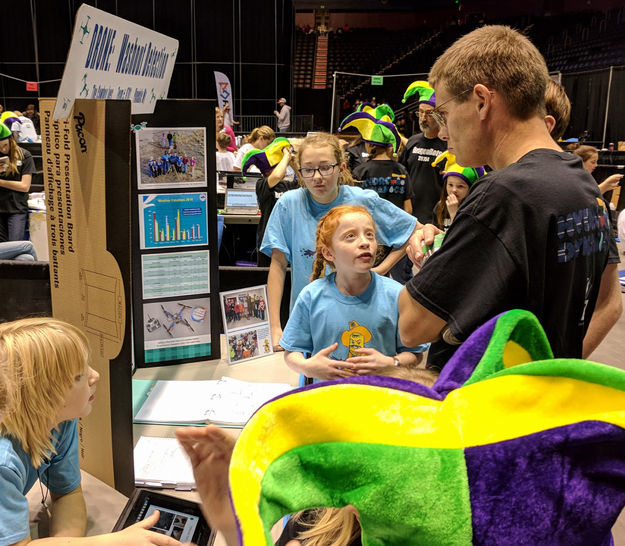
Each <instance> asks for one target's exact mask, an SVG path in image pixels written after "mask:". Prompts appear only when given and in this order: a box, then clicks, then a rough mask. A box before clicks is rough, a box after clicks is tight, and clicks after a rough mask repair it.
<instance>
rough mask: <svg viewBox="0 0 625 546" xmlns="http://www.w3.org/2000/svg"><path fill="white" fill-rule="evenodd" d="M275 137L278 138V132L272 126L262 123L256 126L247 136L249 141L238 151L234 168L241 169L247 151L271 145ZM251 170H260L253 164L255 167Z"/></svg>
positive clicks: (235, 169)
mask: <svg viewBox="0 0 625 546" xmlns="http://www.w3.org/2000/svg"><path fill="white" fill-rule="evenodd" d="M274 138H276V133H275V132H274V130H273V129H272V128H271V127H269V126H267V125H261V126H260V127H256V128H254V129H253V130H252V132H251V133H250V134H249V136H248V137H247V142H246V143H245V144H243V146H241V147H240V148H239V150H238V151H237V156H236V159H235V161H234V166H233V168H232V170H234V171H240V170H241V163H242V162H243V158H244V157H245V154H246V153H247V152H249V151H250V150H253V149H256V150H262V149H263V148H265V147H267V146H269V144H270V143H271V142H273V139H274ZM250 172H258V169H257V168H256V167H255V166H253V169H252V170H250Z"/></svg>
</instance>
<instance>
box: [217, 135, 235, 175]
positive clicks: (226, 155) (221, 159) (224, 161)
mask: <svg viewBox="0 0 625 546" xmlns="http://www.w3.org/2000/svg"><path fill="white" fill-rule="evenodd" d="M216 140H217V152H216V153H215V159H216V167H217V170H218V171H231V170H232V167H233V166H234V154H233V153H232V152H231V151H229V150H228V146H229V145H230V142H231V141H232V137H231V136H230V135H229V134H227V133H217V138H216Z"/></svg>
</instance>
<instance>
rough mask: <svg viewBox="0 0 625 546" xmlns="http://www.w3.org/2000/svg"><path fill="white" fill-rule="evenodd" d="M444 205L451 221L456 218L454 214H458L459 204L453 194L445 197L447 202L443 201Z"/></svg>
mask: <svg viewBox="0 0 625 546" xmlns="http://www.w3.org/2000/svg"><path fill="white" fill-rule="evenodd" d="M445 203H446V204H447V210H448V211H449V216H451V218H452V220H453V218H454V217H455V216H456V212H458V207H459V206H460V203H459V202H458V198H457V197H456V196H455V195H454V194H453V193H450V194H449V195H448V196H447V201H445Z"/></svg>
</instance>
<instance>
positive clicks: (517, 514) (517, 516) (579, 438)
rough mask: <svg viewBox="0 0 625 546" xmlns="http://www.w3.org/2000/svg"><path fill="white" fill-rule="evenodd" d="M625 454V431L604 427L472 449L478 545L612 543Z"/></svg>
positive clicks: (591, 424) (623, 491)
mask: <svg viewBox="0 0 625 546" xmlns="http://www.w3.org/2000/svg"><path fill="white" fill-rule="evenodd" d="M624 452H625V430H623V429H622V428H620V427H617V426H615V425H611V424H608V423H604V422H598V421H584V422H581V423H575V424H572V425H568V426H565V427H559V428H555V429H551V430H545V431H541V432H538V433H536V434H531V435H529V436H524V437H521V438H515V439H512V440H508V441H506V442H499V443H496V444H491V445H487V446H479V447H471V448H466V449H465V460H466V465H467V476H468V480H469V490H470V495H471V511H472V518H473V543H474V544H511V545H512V544H514V545H519V544H528V545H530V544H531V545H532V546H534V545H542V544H544V545H550V546H551V545H554V544H565V545H567V546H572V545H574V544H579V545H584V546H587V545H591V544H609V543H610V541H611V535H610V529H611V528H612V526H613V525H614V522H615V521H616V519H617V518H618V516H619V513H620V510H621V507H622V506H623V504H624V503H625V460H624V458H623V453H624ZM528 523H529V524H528Z"/></svg>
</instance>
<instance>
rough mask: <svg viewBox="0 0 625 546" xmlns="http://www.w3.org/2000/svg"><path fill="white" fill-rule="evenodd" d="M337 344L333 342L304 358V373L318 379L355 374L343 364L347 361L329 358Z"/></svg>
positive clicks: (337, 377)
mask: <svg viewBox="0 0 625 546" xmlns="http://www.w3.org/2000/svg"><path fill="white" fill-rule="evenodd" d="M338 346H339V344H338V343H333V344H332V345H330V346H329V347H326V348H325V349H321V350H320V351H319V352H318V353H317V354H315V355H313V356H311V357H310V358H309V359H308V360H306V367H307V368H308V371H307V372H306V375H307V376H309V377H316V378H318V379H339V378H341V377H353V376H354V375H356V374H355V373H354V372H353V371H352V370H350V369H348V368H349V366H347V367H346V366H345V364H346V362H347V361H344V360H332V359H331V358H330V354H331V353H332V351H335V350H336V348H337V347H338Z"/></svg>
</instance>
